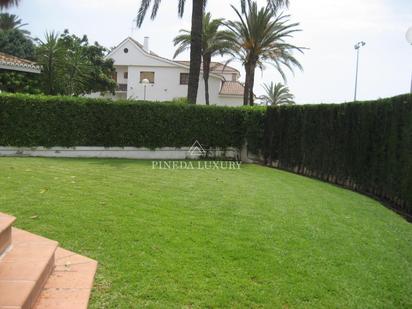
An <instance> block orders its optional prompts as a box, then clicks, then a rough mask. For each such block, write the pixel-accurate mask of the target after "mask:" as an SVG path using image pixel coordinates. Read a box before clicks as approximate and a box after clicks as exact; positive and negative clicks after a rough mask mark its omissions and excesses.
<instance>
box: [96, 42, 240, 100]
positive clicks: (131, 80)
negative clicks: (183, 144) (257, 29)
mask: <svg viewBox="0 0 412 309" xmlns="http://www.w3.org/2000/svg"><path fill="white" fill-rule="evenodd" d="M126 48H127V50H128V52H127V53H125V49H126ZM110 57H111V58H112V59H113V60H114V62H115V68H116V71H117V82H118V83H119V84H126V83H127V99H135V100H143V99H144V92H145V85H144V84H141V83H140V72H145V71H146V72H154V73H155V80H154V83H153V84H148V85H146V100H148V101H171V100H173V99H177V98H185V97H186V96H187V87H188V86H187V85H180V73H189V68H187V67H185V66H180V65H178V64H176V63H174V62H172V61H170V60H167V59H164V60H163V59H161V58H159V57H156V56H153V55H149V54H148V53H146V52H145V51H143V50H142V49H141V48H139V47H138V46H136V44H135V43H134V42H133V41H131V40H130V39H128V40H125V41H124V42H123V43H122V44H120V45H119V46H118V47H117V48H116V49H115V50H114V51H113V52H112V53H111V54H110ZM126 71H127V72H128V79H124V72H126ZM225 78H226V79H227V80H232V75H231V74H225V77H218V76H213V75H212V76H210V77H209V98H210V104H212V105H229V106H240V105H242V97H241V96H239V97H233V96H232V97H229V96H220V95H219V92H220V88H221V84H222V81H223V80H224V79H225ZM99 96H100V94H92V95H90V97H99ZM123 96H124V94H121V93H117V94H116V96H115V97H113V96H108V97H112V98H119V97H123ZM197 103H198V104H205V103H206V100H205V85H204V80H203V74H201V75H200V79H199V88H198V96H197Z"/></svg>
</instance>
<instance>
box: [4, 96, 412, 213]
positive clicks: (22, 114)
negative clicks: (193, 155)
mask: <svg viewBox="0 0 412 309" xmlns="http://www.w3.org/2000/svg"><path fill="white" fill-rule="evenodd" d="M195 140H198V141H199V142H200V143H202V145H204V146H206V147H219V148H228V147H235V148H241V147H242V145H243V144H244V142H245V141H247V145H248V150H249V151H250V152H252V153H255V154H259V155H261V156H262V157H263V160H264V163H266V164H268V165H270V166H276V167H279V168H282V169H286V170H289V171H293V172H295V173H300V174H303V175H307V176H310V177H315V178H319V179H322V180H325V181H329V182H332V183H336V184H339V185H343V186H346V187H349V188H351V189H354V190H357V191H360V192H364V193H369V194H373V195H375V196H377V197H380V198H382V199H385V200H387V201H389V202H391V203H392V204H393V205H396V206H397V208H398V209H399V210H400V211H402V212H407V213H409V214H411V215H412V96H410V95H403V96H397V97H393V98H388V99H381V100H377V101H368V102H359V103H347V104H322V105H295V106H282V107H269V108H265V107H240V108H233V107H217V106H198V105H191V104H182V103H174V102H168V104H163V103H155V102H138V101H126V100H124V101H111V100H102V99H98V100H96V99H86V98H78V97H77V98H76V97H50V96H30V95H22V94H19V95H10V94H1V95H0V145H1V146H45V147H52V146H63V147H71V146H106V147H110V146H111V147H115V146H117V147H125V146H135V147H148V148H158V147H184V146H190V145H191V144H192V143H193V142H194V141H195Z"/></svg>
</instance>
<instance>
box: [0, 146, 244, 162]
mask: <svg viewBox="0 0 412 309" xmlns="http://www.w3.org/2000/svg"><path fill="white" fill-rule="evenodd" d="M0 156H1V157H7V156H13V157H16V156H20V157H56V158H119V159H140V160H184V159H200V158H220V159H227V160H241V156H242V151H239V150H237V149H234V148H228V149H225V150H220V149H214V150H212V151H208V153H207V155H205V156H201V155H198V154H193V153H191V151H190V147H182V148H173V147H163V148H157V149H149V148H137V147H71V148H67V147H51V148H46V147H0Z"/></svg>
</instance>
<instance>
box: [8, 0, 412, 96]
mask: <svg viewBox="0 0 412 309" xmlns="http://www.w3.org/2000/svg"><path fill="white" fill-rule="evenodd" d="M258 2H259V3H261V4H264V3H266V0H259V1H258ZM139 4H140V1H139V0H117V1H112V0H111V1H109V0H87V1H86V0H71V1H64V0H22V4H21V5H20V7H18V8H17V9H13V10H12V11H13V12H14V13H16V14H18V15H20V16H21V17H22V18H23V20H24V21H25V22H28V23H29V24H30V25H29V27H28V29H29V30H30V31H31V32H32V33H33V34H34V35H36V36H39V37H42V36H43V34H44V32H45V30H57V31H60V32H61V31H63V30H64V29H65V28H68V29H70V31H71V32H74V33H76V34H78V35H82V34H87V35H88V36H89V38H90V40H91V41H94V40H97V41H99V42H100V43H101V44H104V45H106V46H108V47H110V46H114V45H116V44H117V43H119V42H120V41H122V40H123V39H124V37H126V36H129V35H133V36H134V37H135V38H136V39H138V40H142V38H143V37H144V36H146V35H148V36H150V37H151V42H150V45H151V48H152V49H153V50H154V51H155V52H156V53H158V54H160V55H162V56H165V57H169V58H171V57H172V56H173V53H174V48H173V44H172V39H173V37H174V36H175V35H176V34H177V33H178V31H179V29H182V28H186V29H188V28H190V12H191V6H190V1H187V7H186V14H185V16H184V17H183V19H180V18H178V17H177V0H163V1H162V6H161V8H160V10H159V13H158V17H157V18H156V20H155V21H151V20H150V18H148V19H147V20H145V22H144V24H143V26H142V28H141V29H138V30H135V31H134V32H132V30H131V29H132V26H133V24H132V20H133V19H134V18H135V17H136V14H137V10H138V7H139ZM230 4H235V5H237V4H238V0H225V1H222V0H209V2H208V10H210V11H211V12H212V14H213V16H215V17H225V18H234V17H235V15H234V13H233V11H232V9H231V8H230ZM289 12H290V14H291V15H292V19H293V21H298V22H300V23H301V28H302V29H303V32H301V33H298V34H297V35H296V37H295V39H294V40H293V42H294V43H296V44H297V45H299V46H305V47H308V48H310V49H309V50H307V51H306V52H305V55H303V56H299V59H300V60H301V62H302V64H303V66H304V72H303V73H300V72H296V75H295V77H293V75H292V74H289V78H288V80H289V85H290V88H291V89H292V91H293V92H294V93H295V95H296V98H297V101H298V102H301V103H303V102H328V101H329V102H342V101H345V100H350V99H351V98H352V96H353V83H354V65H355V63H354V62H355V52H354V49H353V45H354V44H355V43H356V42H357V41H359V40H364V41H366V42H367V46H366V47H365V48H364V49H363V50H362V51H361V62H360V76H359V98H360V99H373V98H377V97H384V96H390V95H395V94H399V93H403V92H407V91H408V89H409V83H410V74H411V72H412V47H411V46H409V45H408V44H407V43H406V41H405V31H406V29H407V28H408V27H409V26H412V1H408V0H362V1H360V0H345V1H331V0H312V1H308V0H292V1H291V7H290V11H289ZM182 58H188V53H187V54H186V55H185V56H184V57H182ZM235 66H236V67H237V68H238V69H240V70H241V71H243V70H242V67H241V65H240V64H239V63H237V64H235ZM266 67H267V69H266V70H265V71H264V72H263V74H261V73H260V72H257V74H256V75H257V76H256V77H257V87H256V91H257V92H258V93H259V92H261V90H262V88H261V87H260V84H262V83H263V82H270V81H280V77H279V74H277V73H276V72H275V71H274V69H273V68H272V67H271V66H269V65H268V66H266Z"/></svg>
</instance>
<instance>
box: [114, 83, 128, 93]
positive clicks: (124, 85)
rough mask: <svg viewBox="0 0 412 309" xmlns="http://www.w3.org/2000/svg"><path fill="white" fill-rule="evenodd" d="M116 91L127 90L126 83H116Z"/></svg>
mask: <svg viewBox="0 0 412 309" xmlns="http://www.w3.org/2000/svg"><path fill="white" fill-rule="evenodd" d="M116 91H124V92H126V91H127V84H117V87H116Z"/></svg>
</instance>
